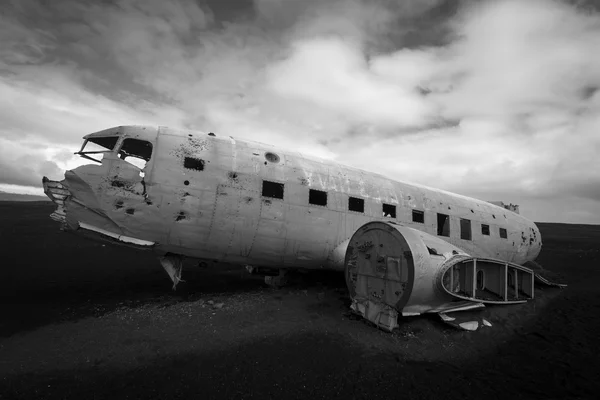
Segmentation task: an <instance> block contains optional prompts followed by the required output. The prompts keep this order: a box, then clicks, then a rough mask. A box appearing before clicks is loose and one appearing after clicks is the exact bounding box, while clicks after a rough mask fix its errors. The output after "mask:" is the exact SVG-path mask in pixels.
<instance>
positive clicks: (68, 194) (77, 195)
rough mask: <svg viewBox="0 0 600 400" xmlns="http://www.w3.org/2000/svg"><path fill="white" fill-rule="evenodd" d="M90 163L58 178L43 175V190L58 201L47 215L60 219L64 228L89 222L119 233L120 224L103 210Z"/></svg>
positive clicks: (76, 227)
mask: <svg viewBox="0 0 600 400" xmlns="http://www.w3.org/2000/svg"><path fill="white" fill-rule="evenodd" d="M89 167H93V166H89V165H85V166H82V167H79V168H76V169H74V170H71V171H66V172H65V179H64V180H62V181H60V182H57V181H51V180H49V179H48V178H46V177H44V178H43V179H42V184H43V185H44V192H45V193H46V195H47V196H48V197H49V198H50V199H51V200H52V201H53V202H54V203H55V204H56V205H57V209H56V211H55V212H54V213H52V214H51V215H50V217H51V218H52V219H54V220H55V221H58V222H61V223H62V224H63V229H68V230H77V229H79V228H80V227H81V225H82V224H89V225H93V226H96V227H99V228H101V229H104V230H107V231H111V232H115V233H117V234H122V231H121V229H120V228H119V226H118V225H117V224H116V223H115V222H114V221H112V220H111V219H110V218H109V217H108V216H107V215H106V213H105V212H104V211H103V210H102V207H101V202H100V200H99V194H97V192H96V191H95V190H94V187H95V185H94V179H93V175H90V173H89V172H90V171H89V170H90V168H89Z"/></svg>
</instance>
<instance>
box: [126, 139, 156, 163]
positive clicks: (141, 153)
mask: <svg viewBox="0 0 600 400" xmlns="http://www.w3.org/2000/svg"><path fill="white" fill-rule="evenodd" d="M150 157H152V143H150V142H147V141H145V140H139V139H125V140H124V141H123V145H122V146H121V150H119V158H121V159H122V160H123V161H126V162H128V163H130V164H132V165H135V166H136V167H138V168H139V169H144V168H145V167H146V163H147V162H148V161H150Z"/></svg>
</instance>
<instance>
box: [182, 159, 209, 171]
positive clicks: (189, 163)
mask: <svg viewBox="0 0 600 400" xmlns="http://www.w3.org/2000/svg"><path fill="white" fill-rule="evenodd" d="M183 167H184V168H187V169H195V170H196V171H203V170H204V160H201V159H199V158H193V157H186V158H184V159H183Z"/></svg>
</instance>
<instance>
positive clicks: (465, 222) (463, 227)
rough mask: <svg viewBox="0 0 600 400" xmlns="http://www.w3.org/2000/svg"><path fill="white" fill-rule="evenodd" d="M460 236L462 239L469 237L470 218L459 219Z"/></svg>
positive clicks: (468, 238) (469, 238)
mask: <svg viewBox="0 0 600 400" xmlns="http://www.w3.org/2000/svg"><path fill="white" fill-rule="evenodd" d="M460 238H461V239H463V240H472V239H471V220H469V219H462V218H461V219H460Z"/></svg>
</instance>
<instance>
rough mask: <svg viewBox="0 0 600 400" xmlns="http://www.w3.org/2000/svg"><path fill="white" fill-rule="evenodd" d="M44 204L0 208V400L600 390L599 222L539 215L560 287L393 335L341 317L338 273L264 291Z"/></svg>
mask: <svg viewBox="0 0 600 400" xmlns="http://www.w3.org/2000/svg"><path fill="white" fill-rule="evenodd" d="M52 210H53V207H52V205H50V204H47V203H11V202H0V246H1V249H2V255H3V257H2V263H1V264H0V265H1V267H0V315H1V318H0V399H25V398H31V399H34V398H35V399H46V398H52V399H54V398H56V399H83V398H86V399H105V398H106V399H115V398H131V399H136V398H140V399H141V398H144V399H147V398H157V399H165V398H185V399H191V398H194V399H195V398H200V399H213V398H227V399H229V398H231V399H237V398H240V399H242V398H244V399H246V398H248V399H249V398H257V399H269V398H277V399H284V398H285V399H288V398H289V399H293V398H302V399H304V398H311V399H320V398H323V399H330V398H343V399H355V398H364V399H379V398H418V399H440V398H445V399H448V398H460V399H468V398H473V399H483V398H485V399H493V398H498V399H505V398H511V399H515V398H544V399H558V398H561V399H563V398H569V399H576V398H586V399H588V398H589V399H594V398H598V391H599V389H600V372H598V371H600V357H599V356H598V350H599V347H600V344H599V340H598V339H599V338H600V333H599V332H600V285H599V284H598V283H599V280H600V269H599V267H600V265H599V262H600V226H589V225H588V226H586V225H562V224H539V225H538V226H539V227H540V230H541V232H542V237H543V240H544V247H543V249H542V253H541V255H540V257H539V258H538V261H539V262H540V263H541V264H542V265H543V266H544V267H545V268H547V269H548V270H549V271H551V272H552V273H553V274H554V277H555V278H558V279H561V280H564V281H565V282H567V283H569V287H568V288H566V289H563V290H559V289H538V290H537V291H536V297H537V298H536V300H535V302H530V303H528V304H525V305H517V306H505V307H487V308H486V309H484V310H482V311H477V313H478V314H477V315H478V316H484V317H485V318H486V319H488V320H489V321H490V322H491V323H492V325H493V326H492V327H491V328H489V327H483V328H480V329H479V330H478V331H476V332H464V331H458V330H454V329H452V328H450V327H448V326H446V325H444V324H442V323H441V322H440V321H438V319H437V316H426V317H412V318H405V319H402V320H401V321H400V328H399V329H398V330H397V331H395V332H394V333H392V334H389V333H385V332H382V331H378V330H377V329H375V328H373V327H372V326H370V325H369V324H368V323H366V322H364V321H363V320H360V319H356V318H355V317H353V316H352V315H351V314H350V313H349V312H348V306H349V299H348V295H347V291H346V287H345V283H344V280H343V276H342V275H341V274H336V273H312V274H309V275H299V276H296V277H295V279H294V281H293V282H292V285H291V286H289V287H287V288H285V289H282V290H273V289H270V288H268V287H266V286H265V285H264V283H263V281H262V279H261V278H260V277H257V276H252V275H249V274H248V273H247V272H245V271H244V270H242V269H240V268H237V267H233V266H214V267H210V268H208V269H201V268H198V267H197V266H195V265H193V264H191V263H190V264H189V265H188V264H186V266H185V270H184V279H186V280H187V281H188V284H189V290H190V297H189V299H188V301H182V300H181V299H180V298H179V297H178V296H176V295H174V294H173V293H172V292H171V291H170V280H169V279H168V277H167V275H166V273H165V272H164V271H163V270H162V268H161V267H160V265H159V263H158V261H157V260H156V258H155V257H154V255H153V254H152V253H149V252H143V251H136V250H132V249H128V248H121V247H114V246H109V245H105V246H103V245H102V244H100V243H96V242H93V241H89V240H86V239H83V238H79V237H77V236H75V235H72V234H67V233H63V232H60V231H59V229H58V224H57V223H55V222H54V221H52V220H50V219H49V218H48V215H49V214H50V213H51V212H52Z"/></svg>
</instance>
